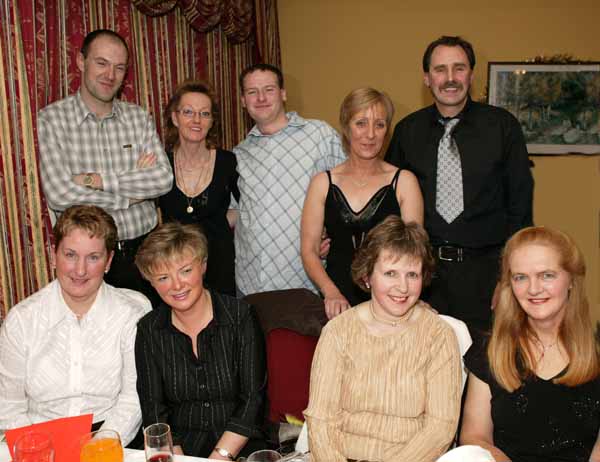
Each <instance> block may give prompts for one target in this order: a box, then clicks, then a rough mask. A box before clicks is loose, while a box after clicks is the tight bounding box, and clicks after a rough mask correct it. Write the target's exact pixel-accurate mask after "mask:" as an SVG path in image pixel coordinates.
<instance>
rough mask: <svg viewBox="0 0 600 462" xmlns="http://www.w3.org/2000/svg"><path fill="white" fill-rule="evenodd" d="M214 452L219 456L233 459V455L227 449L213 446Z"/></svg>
mask: <svg viewBox="0 0 600 462" xmlns="http://www.w3.org/2000/svg"><path fill="white" fill-rule="evenodd" d="M215 452H216V453H217V454H219V455H220V456H223V457H227V458H228V459H229V460H235V457H233V455H232V454H231V453H230V452H229V451H228V450H227V449H223V448H215Z"/></svg>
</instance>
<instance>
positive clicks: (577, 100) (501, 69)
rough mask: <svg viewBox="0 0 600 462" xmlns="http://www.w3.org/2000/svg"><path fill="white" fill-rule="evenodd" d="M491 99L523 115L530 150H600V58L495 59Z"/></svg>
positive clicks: (490, 81)
mask: <svg viewBox="0 0 600 462" xmlns="http://www.w3.org/2000/svg"><path fill="white" fill-rule="evenodd" d="M487 101H488V103H489V104H491V105H493V106H499V107H502V108H504V109H507V110H508V111H509V112H511V113H512V114H513V115H514V116H515V117H516V118H517V120H518V121H519V122H520V124H521V127H522V128H523V133H524V135H525V141H526V143H527V150H528V152H529V154H534V155H535V154H538V155H540V154H542V155H545V154H599V153H600V62H586V63H532V62H490V63H489V64H488V95H487Z"/></svg>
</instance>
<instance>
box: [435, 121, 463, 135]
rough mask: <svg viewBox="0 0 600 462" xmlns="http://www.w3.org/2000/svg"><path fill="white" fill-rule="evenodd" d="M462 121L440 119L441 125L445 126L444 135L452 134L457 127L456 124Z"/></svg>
mask: <svg viewBox="0 0 600 462" xmlns="http://www.w3.org/2000/svg"><path fill="white" fill-rule="evenodd" d="M459 121H460V119H457V118H454V119H440V123H441V124H442V125H443V126H444V135H449V134H450V133H451V132H452V129H453V128H454V127H456V124H457V123H458V122H459Z"/></svg>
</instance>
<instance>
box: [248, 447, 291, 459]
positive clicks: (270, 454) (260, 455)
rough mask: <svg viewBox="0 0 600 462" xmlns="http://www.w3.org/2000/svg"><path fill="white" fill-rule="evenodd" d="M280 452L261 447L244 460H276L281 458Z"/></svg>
mask: <svg viewBox="0 0 600 462" xmlns="http://www.w3.org/2000/svg"><path fill="white" fill-rule="evenodd" d="M282 459H283V457H281V454H279V453H278V452H277V451H272V450H271V449H263V450H261V451H255V452H253V453H252V454H250V455H249V456H248V458H247V459H246V462H277V461H280V460H282Z"/></svg>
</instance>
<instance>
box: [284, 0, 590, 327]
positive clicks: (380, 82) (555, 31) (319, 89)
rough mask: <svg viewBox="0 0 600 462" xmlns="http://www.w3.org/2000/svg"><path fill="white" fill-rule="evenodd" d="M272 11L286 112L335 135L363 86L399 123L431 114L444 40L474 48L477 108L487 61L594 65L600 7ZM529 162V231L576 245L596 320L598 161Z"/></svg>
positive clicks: (310, 2) (404, 3) (407, 1)
mask: <svg viewBox="0 0 600 462" xmlns="http://www.w3.org/2000/svg"><path fill="white" fill-rule="evenodd" d="M542 5H543V6H542ZM567 5H568V6H567ZM278 8H279V21H280V34H281V53H282V64H283V70H284V74H285V78H286V87H287V93H288V108H289V109H292V110H297V111H299V112H301V113H302V114H303V115H304V116H309V117H317V118H321V119H325V120H327V121H328V122H329V123H331V124H332V125H334V126H336V127H338V124H337V117H338V110H339V105H340V103H341V101H342V99H343V98H344V96H345V95H346V94H347V93H348V92H349V91H350V90H352V89H353V88H356V87H359V86H363V85H370V86H373V87H375V88H379V89H383V90H385V91H386V92H388V93H389V95H390V96H391V98H392V100H393V101H394V105H395V106H396V116H395V117H394V120H395V121H397V120H399V119H400V118H401V117H403V116H405V115H406V114H408V113H410V112H412V111H414V110H416V109H418V108H420V107H422V106H424V105H427V104H431V98H430V96H429V92H428V90H427V89H426V88H425V87H424V85H423V83H422V77H423V73H422V70H421V58H422V54H423V51H424V49H425V47H426V46H427V44H428V43H429V42H431V41H432V40H434V39H436V38H437V37H439V36H440V35H462V36H464V37H465V38H466V39H468V40H469V41H471V42H472V43H473V45H474V47H475V52H476V54H477V60H478V62H477V65H476V67H475V83H474V86H473V89H472V95H473V97H474V98H476V99H479V98H480V97H482V95H483V94H484V92H485V88H486V83H487V82H486V80H487V62H488V61H521V60H524V59H527V58H532V57H534V56H539V55H546V56H550V55H554V54H558V53H570V54H572V55H573V56H575V57H577V58H580V59H589V60H598V61H600V40H598V35H597V21H598V18H600V2H598V1H597V0H573V1H571V2H568V3H567V2H565V1H564V0H563V1H557V0H545V1H544V2H539V1H537V0H520V1H514V0H506V1H504V2H494V3H492V2H490V4H488V2H481V1H480V0H478V1H473V0H463V1H462V2H460V3H455V2H447V1H440V0H431V1H428V2H422V1H417V0H401V1H400V0H371V1H364V0H360V1H359V0H302V1H300V0H279V2H278ZM532 159H533V161H534V162H535V168H534V169H533V174H534V177H535V181H536V189H535V198H534V219H535V222H536V224H544V225H548V226H554V227H558V228H560V229H563V230H564V231H567V232H568V233H570V234H571V235H573V236H574V237H575V239H576V240H577V242H578V243H579V245H580V247H581V248H582V250H583V252H584V253H585V255H586V260H587V264H588V278H587V287H588V294H589V296H590V301H591V303H592V314H593V316H594V318H595V319H596V320H600V223H599V221H600V157H579V156H577V157H575V156H572V157H565V156H560V157H533V158H532Z"/></svg>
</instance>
